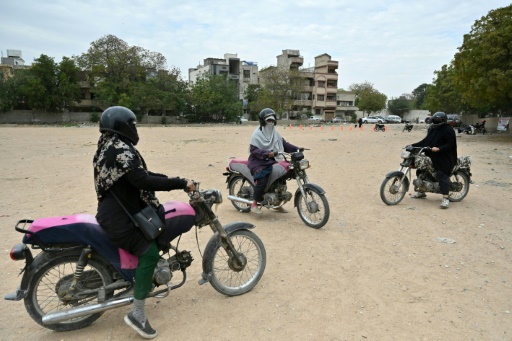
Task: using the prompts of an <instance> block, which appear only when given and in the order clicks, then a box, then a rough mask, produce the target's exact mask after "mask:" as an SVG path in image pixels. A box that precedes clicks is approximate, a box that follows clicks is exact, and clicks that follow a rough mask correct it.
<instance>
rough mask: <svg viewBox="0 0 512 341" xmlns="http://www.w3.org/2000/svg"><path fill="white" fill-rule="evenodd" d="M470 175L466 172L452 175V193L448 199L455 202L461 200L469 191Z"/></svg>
mask: <svg viewBox="0 0 512 341" xmlns="http://www.w3.org/2000/svg"><path fill="white" fill-rule="evenodd" d="M469 182H470V180H469V176H468V175H467V174H466V173H464V172H459V173H457V174H452V175H451V176H450V193H449V194H448V199H449V200H450V201H453V202H458V201H461V200H462V199H464V198H465V197H466V195H468V192H469Z"/></svg>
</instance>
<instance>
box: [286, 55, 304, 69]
mask: <svg viewBox="0 0 512 341" xmlns="http://www.w3.org/2000/svg"><path fill="white" fill-rule="evenodd" d="M288 60H289V61H290V65H291V66H294V67H300V66H302V64H304V58H303V57H289V58H288Z"/></svg>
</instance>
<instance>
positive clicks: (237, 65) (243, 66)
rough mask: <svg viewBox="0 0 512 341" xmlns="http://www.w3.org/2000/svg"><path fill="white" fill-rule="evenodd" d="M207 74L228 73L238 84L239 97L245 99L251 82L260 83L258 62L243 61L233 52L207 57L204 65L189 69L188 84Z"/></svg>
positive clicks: (229, 77)
mask: <svg viewBox="0 0 512 341" xmlns="http://www.w3.org/2000/svg"><path fill="white" fill-rule="evenodd" d="M205 74H210V75H226V76H227V77H228V79H230V80H231V81H233V82H235V83H236V84H237V88H238V98H239V99H240V100H241V101H243V100H244V98H245V92H246V90H247V87H248V86H249V84H258V63H256V62H249V61H244V60H242V61H241V60H240V58H238V56H237V54H233V53H226V54H224V58H206V59H205V60H204V61H203V64H202V65H198V66H197V67H195V68H190V69H188V84H189V85H190V86H191V85H193V84H195V83H196V82H197V79H199V78H200V77H201V76H202V75H205Z"/></svg>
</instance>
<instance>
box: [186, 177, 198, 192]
mask: <svg viewBox="0 0 512 341" xmlns="http://www.w3.org/2000/svg"><path fill="white" fill-rule="evenodd" d="M183 190H184V191H185V192H187V193H189V192H192V191H195V190H196V183H195V182H194V180H187V187H186V188H184V189H183Z"/></svg>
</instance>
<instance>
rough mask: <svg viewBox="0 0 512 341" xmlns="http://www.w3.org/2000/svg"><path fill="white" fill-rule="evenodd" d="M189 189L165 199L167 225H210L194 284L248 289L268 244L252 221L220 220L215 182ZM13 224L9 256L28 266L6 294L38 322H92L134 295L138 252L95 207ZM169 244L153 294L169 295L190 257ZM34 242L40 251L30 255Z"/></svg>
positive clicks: (236, 291) (230, 291) (53, 325)
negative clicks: (184, 196) (110, 229)
mask: <svg viewBox="0 0 512 341" xmlns="http://www.w3.org/2000/svg"><path fill="white" fill-rule="evenodd" d="M189 197H190V201H189V203H188V204H187V203H183V202H177V201H173V202H168V203H165V204H164V205H163V206H164V208H165V225H166V229H172V228H173V226H176V224H189V226H190V227H191V226H192V225H195V226H196V228H201V227H203V226H206V225H209V226H210V227H211V229H212V231H213V233H214V234H213V236H212V237H211V238H210V240H209V242H208V244H207V245H206V247H205V249H204V252H203V261H202V267H203V273H202V278H201V280H200V281H199V284H205V283H210V284H211V285H212V286H213V288H214V289H215V290H217V291H218V292H220V293H222V294H224V295H228V296H237V295H242V294H245V293H246V292H248V291H250V290H251V289H252V288H254V287H255V286H256V284H257V283H258V281H259V280H260V279H261V277H262V276H263V272H264V271H265V266H266V251H265V247H264V246H263V243H262V242H261V240H260V238H258V236H257V235H256V234H254V233H253V232H252V231H250V229H253V228H254V225H252V224H250V223H245V222H235V223H230V224H227V225H225V226H223V225H222V224H221V223H220V222H219V220H218V218H217V216H216V215H215V213H214V212H213V211H212V209H211V207H212V205H213V204H220V203H221V202H222V196H221V193H220V191H218V190H207V191H200V190H199V183H196V190H195V191H193V192H190V193H189ZM181 226H183V225H181ZM15 229H16V231H18V232H21V233H23V240H22V243H19V244H16V245H15V246H14V247H13V248H12V250H11V252H10V256H11V258H12V259H13V260H16V261H17V260H24V261H25V266H24V268H23V269H22V270H21V273H20V274H22V277H21V283H20V285H19V287H18V289H17V290H16V291H15V292H13V293H10V294H7V295H6V296H5V299H6V300H11V301H21V300H23V301H24V303H25V308H26V310H27V312H28V314H29V315H30V317H31V318H32V319H33V320H34V321H35V322H37V323H38V324H40V325H42V326H43V327H46V328H49V329H53V330H56V331H67V330H74V329H79V328H83V327H85V326H88V325H90V324H91V323H93V322H94V321H95V320H97V319H98V318H99V317H100V316H101V315H102V314H103V312H104V311H106V310H110V309H114V308H118V307H122V306H126V305H129V304H131V303H132V302H133V290H132V288H133V281H134V275H135V269H136V267H137V262H138V258H137V257H136V256H134V255H131V254H129V253H128V252H126V251H125V250H122V249H118V248H117V247H116V246H114V244H112V242H111V241H110V240H109V239H108V238H107V236H106V234H105V233H104V232H103V229H102V228H101V227H100V226H99V225H98V223H97V221H96V218H95V217H94V216H93V215H90V214H75V215H69V216H60V217H50V218H40V219H36V220H28V219H24V220H20V221H19V222H18V223H17V224H16V227H15ZM164 234H165V231H164V232H162V235H164ZM159 238H160V236H159ZM180 238H181V237H180ZM178 242H179V238H178ZM167 245H168V247H167V248H165V249H167V251H166V252H161V258H160V260H159V262H158V265H157V267H156V268H155V271H154V274H153V284H154V289H153V291H152V292H151V293H150V297H158V298H162V297H166V296H167V295H169V293H170V291H171V290H174V289H177V288H179V287H181V286H182V285H183V284H184V283H185V281H186V269H187V268H188V267H189V266H190V265H191V264H192V261H193V258H192V255H191V254H190V252H188V251H185V250H179V249H178V248H177V245H176V246H174V245H172V244H171V243H170V242H169V243H168V244H167ZM29 246H30V247H29ZM198 246H199V245H198ZM31 249H36V250H40V252H39V253H38V254H37V255H36V256H35V257H34V256H33V254H32V251H31ZM171 252H172V254H171ZM176 272H181V276H179V277H178V280H179V279H180V277H181V282H180V283H179V284H177V285H172V284H171V279H175V278H174V277H173V273H176Z"/></svg>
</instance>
